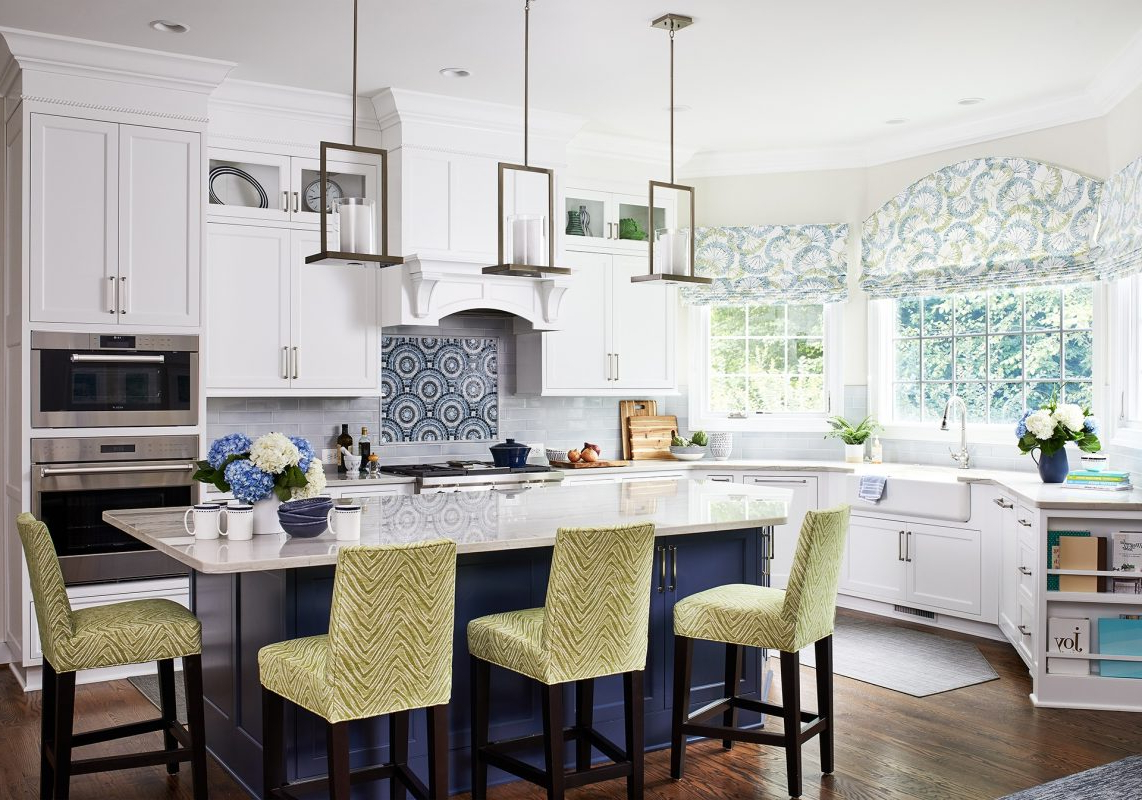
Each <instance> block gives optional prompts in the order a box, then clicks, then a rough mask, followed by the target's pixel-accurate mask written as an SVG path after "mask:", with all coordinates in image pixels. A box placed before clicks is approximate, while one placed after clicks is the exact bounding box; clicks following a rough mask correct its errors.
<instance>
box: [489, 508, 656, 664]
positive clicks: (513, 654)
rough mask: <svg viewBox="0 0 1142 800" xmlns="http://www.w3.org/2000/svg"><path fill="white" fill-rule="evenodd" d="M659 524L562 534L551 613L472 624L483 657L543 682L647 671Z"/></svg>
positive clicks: (554, 568)
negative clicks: (656, 526) (653, 576)
mask: <svg viewBox="0 0 1142 800" xmlns="http://www.w3.org/2000/svg"><path fill="white" fill-rule="evenodd" d="M653 564H654V526H653V525H652V524H650V523H642V524H636V525H625V526H621V527H617V528H561V529H560V530H559V533H558V536H557V538H556V541H555V552H554V554H553V555H552V560H551V578H550V580H549V581H548V585H547V600H546V603H545V604H544V607H543V608H531V609H527V610H524V611H509V612H507V613H503V614H491V615H489V616H486V617H480V618H479V619H474V620H472V621H471V622H469V623H468V651H469V652H470V653H471V654H472V655H473V656H475V657H477V658H481V659H483V660H485V661H489V662H491V663H493V664H498V665H499V666H501V667H505V668H507V669H510V670H513V671H515V672H519V673H522V674H524V675H527V676H529V677H531V678H534V679H535V680H537V681H540V682H541V683H546V684H556V683H565V682H567V681H577V680H585V679H587V678H597V677H599V676H602V675H614V674H617V673H621V672H631V671H633V670H641V669H644V668H645V667H646V647H647V627H648V625H649V623H650V576H651V572H652V571H653Z"/></svg>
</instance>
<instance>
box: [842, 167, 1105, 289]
mask: <svg viewBox="0 0 1142 800" xmlns="http://www.w3.org/2000/svg"><path fill="white" fill-rule="evenodd" d="M1101 190H1102V184H1101V183H1100V182H1099V181H1097V180H1094V179H1093V178H1087V177H1084V176H1082V175H1079V174H1078V173H1075V172H1071V171H1069V170H1065V169H1062V168H1060V167H1056V166H1053V165H1051V164H1043V163H1040V162H1038V161H1032V160H1030V159H1025V158H982V159H977V160H973V161H962V162H960V163H958V164H953V165H951V166H949V167H944V168H943V169H941V170H938V171H936V172H933V173H932V174H931V175H928V176H927V177H925V178H922V179H920V180H919V181H917V182H916V183H914V184H912V185H911V186H909V187H908V188H907V189H905V190H904V191H903V192H901V193H900V194H898V195H897V196H896V197H894V198H892V200H890V201H889V202H887V203H885V204H884V205H883V206H882V207H881V208H880V209H879V210H878V211H877V212H876V213H875V214H873V215H872V216H871V217H869V218H868V219H867V220H865V222H864V226H863V231H862V245H863V253H862V262H863V270H862V274H861V288H862V289H864V290H865V291H866V292H868V294H869V295H870V296H872V297H874V298H881V297H903V296H915V295H922V294H941V293H949V292H958V291H967V290H972V289H979V288H981V287H984V286H986V287H990V288H994V287H997V286H1033V285H1050V284H1061V283H1071V282H1074V281H1085V280H1093V279H1094V278H1096V277H1097V274H1098V269H1097V266H1096V264H1095V261H1094V258H1093V253H1092V247H1091V245H1092V240H1093V235H1094V229H1095V221H1096V219H1097V212H1098V205H1099V197H1100V193H1101Z"/></svg>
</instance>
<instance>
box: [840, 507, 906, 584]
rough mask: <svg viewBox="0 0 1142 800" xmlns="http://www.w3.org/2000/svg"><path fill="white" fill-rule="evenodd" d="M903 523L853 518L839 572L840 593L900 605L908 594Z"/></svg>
mask: <svg viewBox="0 0 1142 800" xmlns="http://www.w3.org/2000/svg"><path fill="white" fill-rule="evenodd" d="M904 528H905V525H904V523H898V522H892V521H889V520H878V519H868V518H865V517H852V518H851V519H850V522H849V536H848V539H847V540H846V543H845V562H844V566H843V568H842V571H841V582H840V590H841V593H842V594H853V595H857V596H860V597H869V598H872V599H874V600H884V601H886V602H890V603H903V602H904V599H905V595H906V593H907V575H906V566H907V564H906V562H905V561H904V535H905V530H904Z"/></svg>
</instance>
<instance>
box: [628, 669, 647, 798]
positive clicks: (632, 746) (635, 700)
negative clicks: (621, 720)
mask: <svg viewBox="0 0 1142 800" xmlns="http://www.w3.org/2000/svg"><path fill="white" fill-rule="evenodd" d="M623 695H624V697H623V700H624V703H623V709H624V711H625V712H626V720H625V721H626V750H627V758H628V759H629V760H630V777H628V778H627V800H642V796H643V784H644V778H643V772H644V768H643V767H644V762H645V758H644V755H645V754H644V751H645V750H646V737H645V735H644V734H643V728H642V726H643V692H642V670H639V671H637V672H628V673H626V674H625V675H623Z"/></svg>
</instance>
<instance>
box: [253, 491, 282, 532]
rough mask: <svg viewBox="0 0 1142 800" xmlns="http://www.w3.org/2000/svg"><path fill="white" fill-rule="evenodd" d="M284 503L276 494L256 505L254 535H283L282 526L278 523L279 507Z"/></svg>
mask: <svg viewBox="0 0 1142 800" xmlns="http://www.w3.org/2000/svg"><path fill="white" fill-rule="evenodd" d="M281 504H282V501H281V500H279V499H278V496H277V495H276V494H271V495H270V496H269V497H267V498H266V499H265V500H259V501H258V502H256V503H254V534H255V535H257V534H260V533H281V532H282V524H281V522H279V521H278V506H280V505H281Z"/></svg>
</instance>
